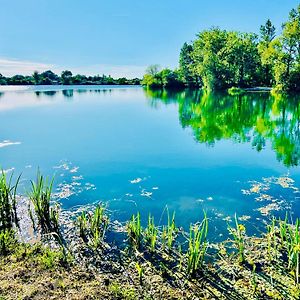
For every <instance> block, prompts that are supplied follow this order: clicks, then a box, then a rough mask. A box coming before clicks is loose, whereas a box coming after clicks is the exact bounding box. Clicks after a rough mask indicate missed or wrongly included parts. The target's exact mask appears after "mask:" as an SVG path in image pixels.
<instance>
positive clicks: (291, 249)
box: [287, 218, 300, 284]
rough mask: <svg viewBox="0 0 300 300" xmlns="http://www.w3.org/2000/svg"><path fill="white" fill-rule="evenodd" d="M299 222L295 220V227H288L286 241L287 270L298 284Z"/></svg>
mask: <svg viewBox="0 0 300 300" xmlns="http://www.w3.org/2000/svg"><path fill="white" fill-rule="evenodd" d="M299 226H300V220H299V219H298V218H297V219H296V223H295V226H290V227H289V237H288V240H287V250H288V260H289V265H288V268H289V269H290V270H291V271H292V273H294V276H295V282H296V283H297V284H298V283H299V267H300V265H299V263H300V261H299V254H300V234H299Z"/></svg>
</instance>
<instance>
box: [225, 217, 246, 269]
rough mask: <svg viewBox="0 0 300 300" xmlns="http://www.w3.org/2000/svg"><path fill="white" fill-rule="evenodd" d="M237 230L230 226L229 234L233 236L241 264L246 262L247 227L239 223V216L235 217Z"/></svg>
mask: <svg viewBox="0 0 300 300" xmlns="http://www.w3.org/2000/svg"><path fill="white" fill-rule="evenodd" d="M234 220H235V228H232V227H231V226H229V225H228V230H229V233H230V234H231V235H232V236H233V238H234V242H235V245H236V248H237V250H238V256H239V263H241V264H242V263H244V262H245V239H244V237H245V232H246V227H245V226H244V225H243V224H239V223H238V219H237V216H236V214H235V216H234Z"/></svg>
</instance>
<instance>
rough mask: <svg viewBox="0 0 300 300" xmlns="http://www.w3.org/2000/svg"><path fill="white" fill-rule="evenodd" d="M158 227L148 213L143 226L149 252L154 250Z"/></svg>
mask: <svg viewBox="0 0 300 300" xmlns="http://www.w3.org/2000/svg"><path fill="white" fill-rule="evenodd" d="M157 235H158V228H157V226H155V224H154V217H153V216H151V214H149V216H148V224H147V227H146V228H145V241H146V243H147V245H148V247H149V250H150V252H154V251H155V246H156V242H157Z"/></svg>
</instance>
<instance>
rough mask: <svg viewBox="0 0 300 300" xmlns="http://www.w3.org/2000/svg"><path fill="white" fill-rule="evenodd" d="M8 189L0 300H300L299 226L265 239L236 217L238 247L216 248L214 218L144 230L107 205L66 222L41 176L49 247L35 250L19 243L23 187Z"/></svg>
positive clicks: (40, 221)
mask: <svg viewBox="0 0 300 300" xmlns="http://www.w3.org/2000/svg"><path fill="white" fill-rule="evenodd" d="M0 181H1V185H0V201H1V203H0V204H1V205H0V216H1V218H0V225H1V227H0V299H62V298H67V299H101V298H104V297H105V298H107V299H298V298H299V297H300V287H299V280H300V276H299V255H300V236H299V227H300V223H299V220H296V222H295V223H294V224H292V223H291V222H289V221H288V218H285V219H284V220H280V219H275V218H273V219H272V220H270V222H269V224H267V225H266V230H265V232H264V233H262V234H261V235H260V236H258V237H257V236H248V235H247V228H246V227H245V224H242V223H241V222H240V221H239V220H238V218H237V217H235V221H234V222H233V223H229V224H228V231H229V233H230V237H231V238H230V239H227V240H225V241H223V242H220V243H216V244H212V243H210V242H209V241H208V240H207V234H208V232H209V223H210V221H209V219H208V218H207V217H206V215H205V214H204V216H203V219H202V220H201V221H200V222H198V223H196V224H191V226H190V230H189V232H184V231H183V230H182V229H180V228H178V227H177V225H176V215H175V213H172V212H169V211H168V210H167V213H166V218H165V222H164V224H163V225H162V226H158V225H157V224H156V222H155V220H154V218H153V216H151V215H149V216H148V222H147V224H142V223H141V216H140V214H139V213H136V214H134V215H133V216H132V217H131V219H130V220H128V221H127V222H126V223H125V224H121V223H118V222H117V221H111V220H110V218H109V213H108V211H107V209H106V208H105V207H104V206H103V205H101V204H98V205H96V206H94V207H93V206H90V207H88V208H81V209H80V210H78V211H76V212H74V213H73V214H68V213H66V212H61V211H60V209H59V207H58V206H57V205H56V204H55V203H53V201H52V191H51V188H52V181H47V180H46V179H45V178H43V177H42V176H40V175H39V176H38V178H37V180H36V182H33V183H32V189H31V192H30V193H29V198H28V201H29V208H30V209H29V211H30V216H31V222H32V226H33V228H34V229H35V232H36V233H38V234H40V236H41V241H40V242H35V243H31V244H28V243H24V242H22V241H21V237H20V235H19V233H18V232H19V228H18V220H19V218H22V216H17V215H16V212H17V211H18V210H17V209H16V206H17V204H18V203H15V202H16V188H17V183H16V184H15V185H12V184H11V182H12V181H11V180H7V179H6V178H5V175H4V174H2V177H1V180H0ZM108 236H109V238H108ZM112 237H113V238H112ZM114 237H115V238H114Z"/></svg>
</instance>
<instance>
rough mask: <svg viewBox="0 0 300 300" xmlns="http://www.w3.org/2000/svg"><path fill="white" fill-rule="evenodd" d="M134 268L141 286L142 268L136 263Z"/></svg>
mask: <svg viewBox="0 0 300 300" xmlns="http://www.w3.org/2000/svg"><path fill="white" fill-rule="evenodd" d="M135 268H136V270H137V273H138V276H139V281H140V284H142V283H143V274H144V268H143V266H142V265H140V264H139V263H138V262H137V263H136V264H135Z"/></svg>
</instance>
